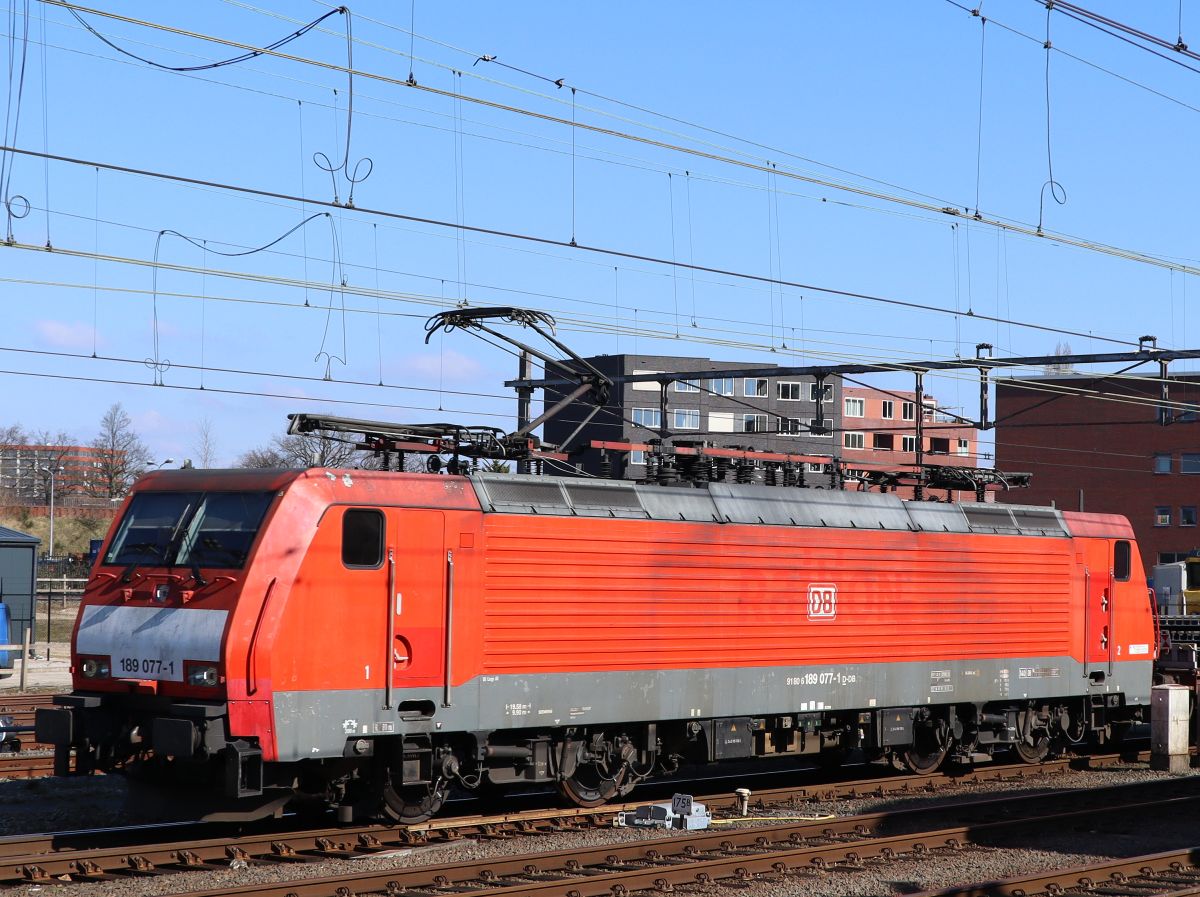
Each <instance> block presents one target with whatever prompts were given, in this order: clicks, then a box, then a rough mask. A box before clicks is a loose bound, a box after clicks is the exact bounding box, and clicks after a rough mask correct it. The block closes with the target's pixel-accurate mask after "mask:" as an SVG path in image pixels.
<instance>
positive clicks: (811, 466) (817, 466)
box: [808, 461, 825, 473]
mask: <svg viewBox="0 0 1200 897" xmlns="http://www.w3.org/2000/svg"><path fill="white" fill-rule="evenodd" d="M808 472H809V473H824V472H825V465H824V464H821V463H820V462H819V461H809V462H808Z"/></svg>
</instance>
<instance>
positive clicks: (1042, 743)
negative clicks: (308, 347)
mask: <svg viewBox="0 0 1200 897" xmlns="http://www.w3.org/2000/svg"><path fill="white" fill-rule="evenodd" d="M1013 750H1014V751H1016V753H1017V756H1018V757H1020V758H1021V760H1022V761H1024V762H1025V763H1041V762H1042V761H1043V760H1045V759H1046V755H1047V754H1049V753H1050V739H1049V738H1047V737H1046V736H1044V735H1043V736H1042V737H1041V738H1035V739H1034V741H1033V744H1027V743H1026V742H1024V741H1018V742H1017V743H1016V744H1014V745H1013Z"/></svg>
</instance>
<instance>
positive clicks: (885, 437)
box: [871, 433, 896, 452]
mask: <svg viewBox="0 0 1200 897" xmlns="http://www.w3.org/2000/svg"><path fill="white" fill-rule="evenodd" d="M895 447H896V437H895V436H893V435H892V434H891V433H876V434H875V435H874V436H873V437H871V448H873V449H875V450H876V451H878V452H890V451H891V450H892V449H893V448H895Z"/></svg>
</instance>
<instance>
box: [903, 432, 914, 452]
mask: <svg viewBox="0 0 1200 897" xmlns="http://www.w3.org/2000/svg"><path fill="white" fill-rule="evenodd" d="M916 450H917V437H916V436H901V437H900V451H902V452H915V451H916Z"/></svg>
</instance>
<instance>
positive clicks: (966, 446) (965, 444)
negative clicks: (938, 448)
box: [954, 439, 971, 455]
mask: <svg viewBox="0 0 1200 897" xmlns="http://www.w3.org/2000/svg"><path fill="white" fill-rule="evenodd" d="M970 453H971V443H970V441H969V440H967V439H960V440H958V445H957V446H955V449H954V454H956V455H969V454H970Z"/></svg>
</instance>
